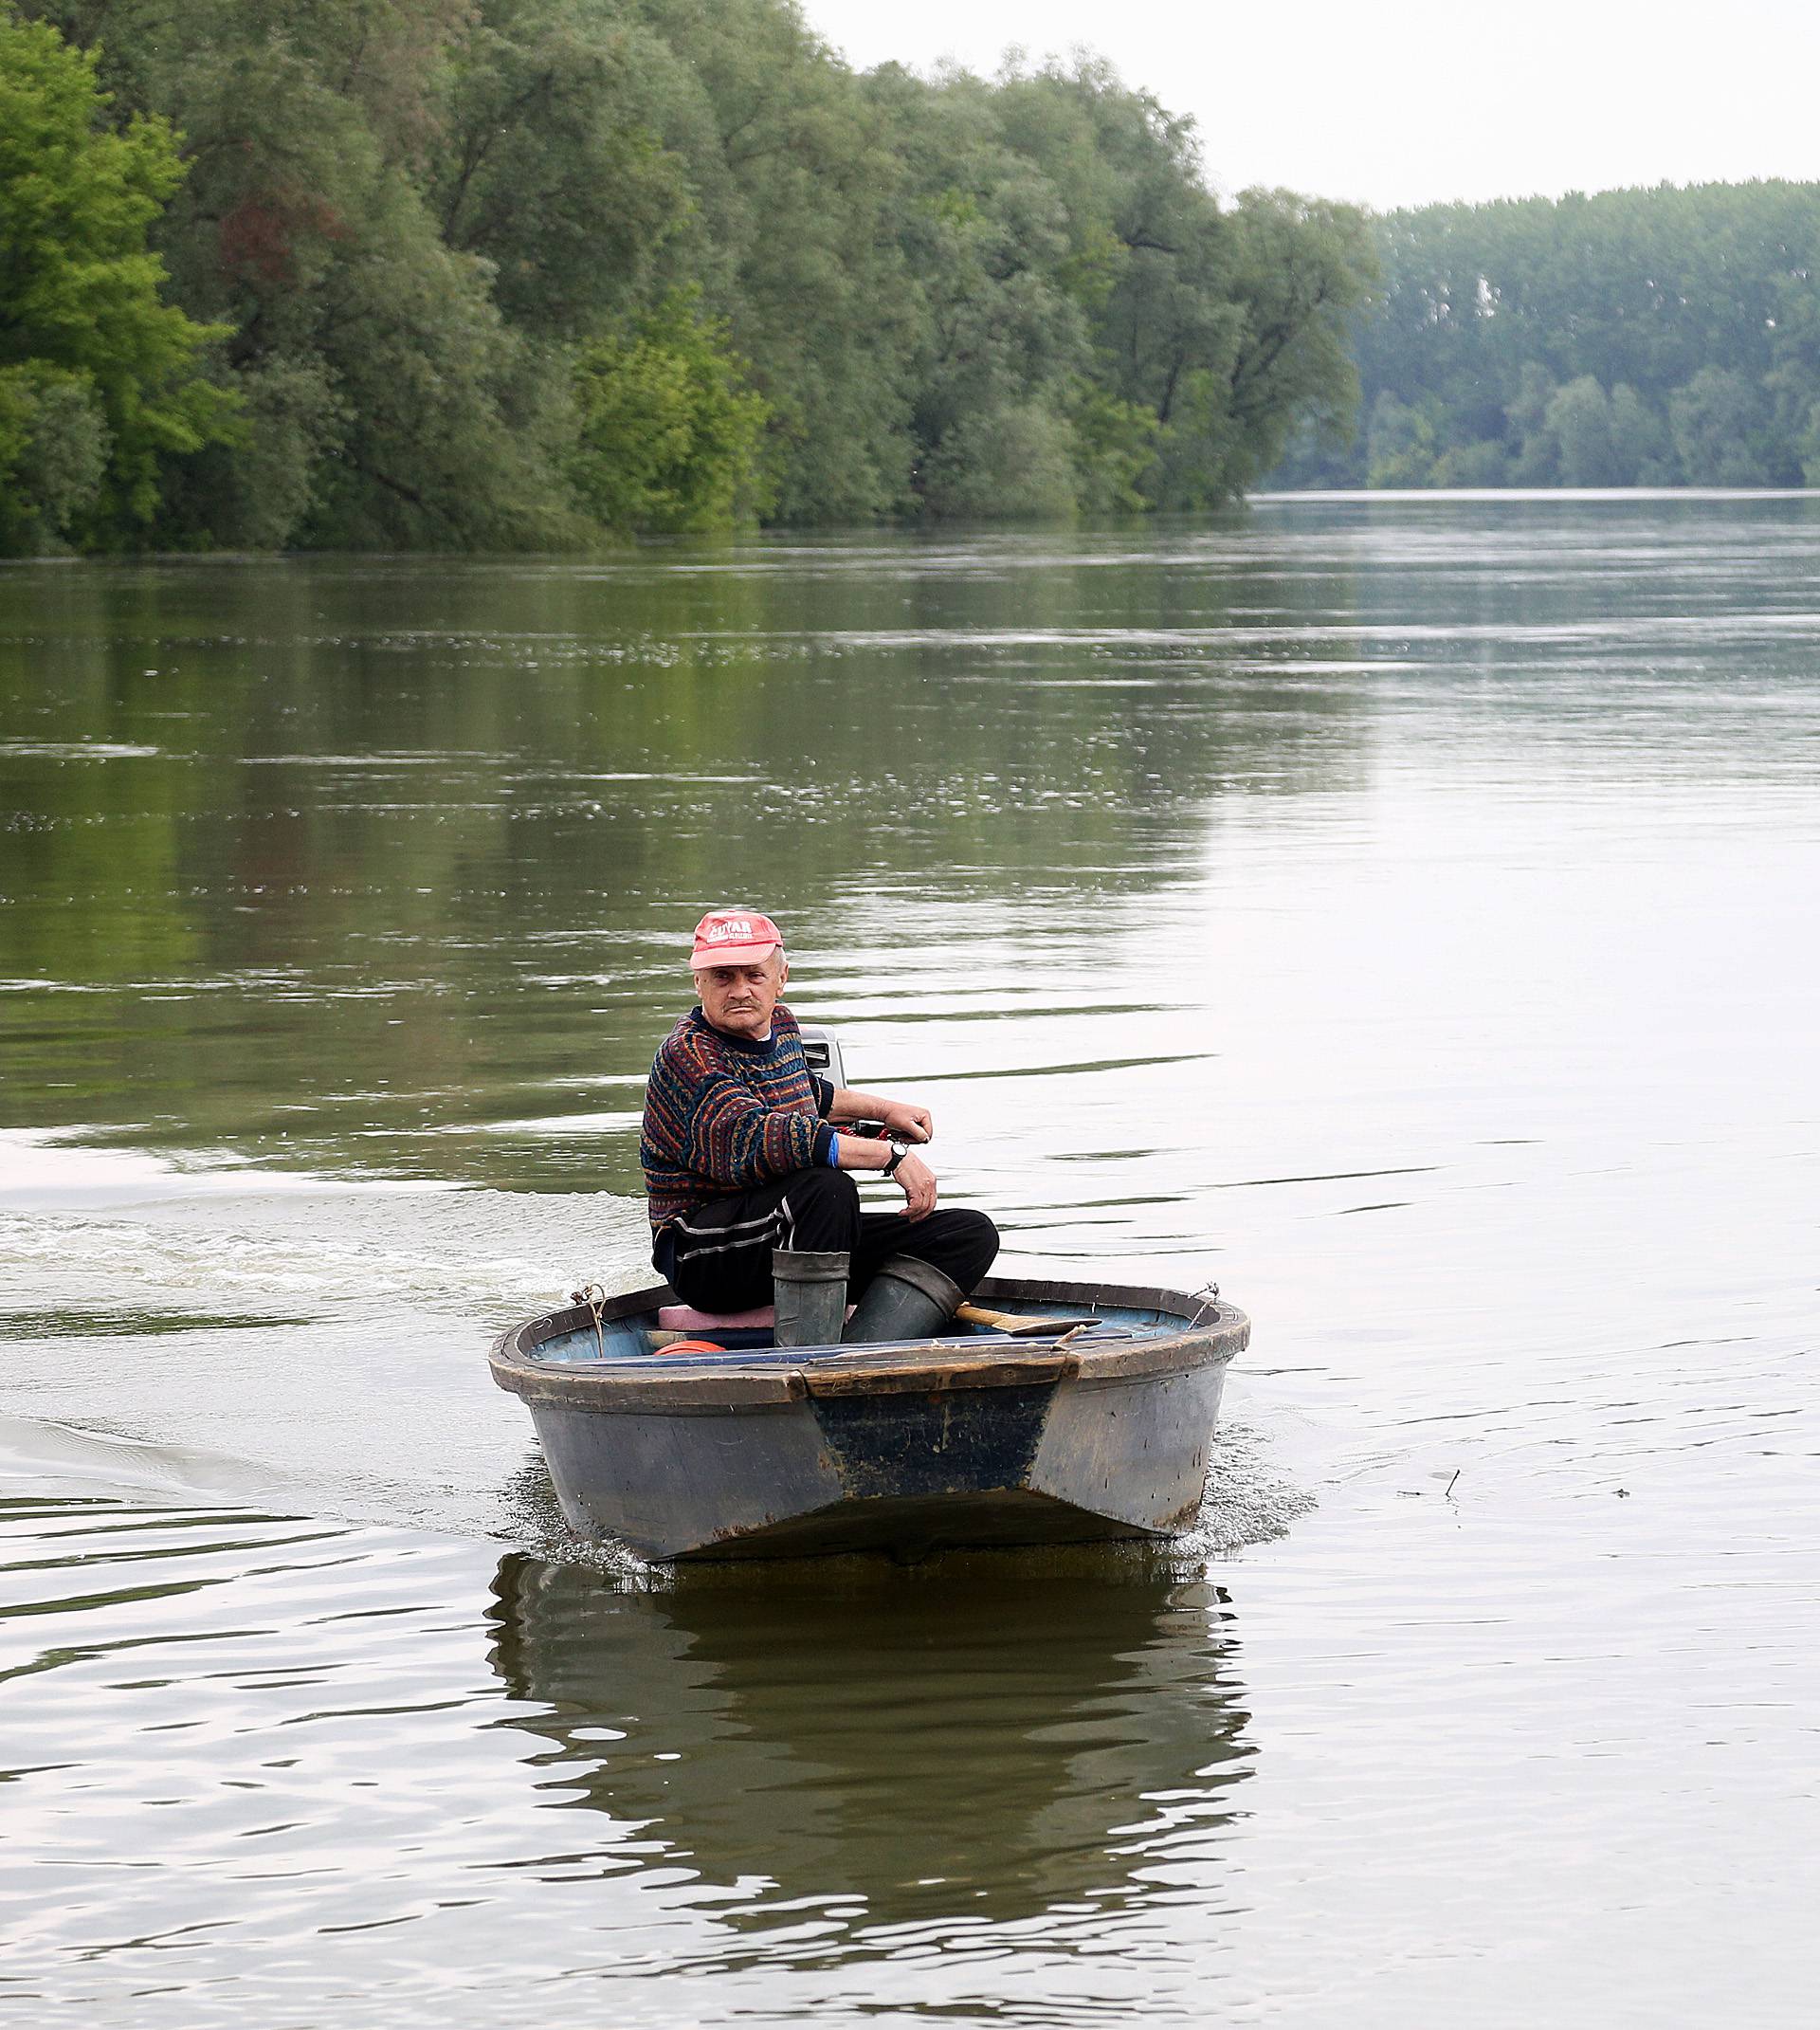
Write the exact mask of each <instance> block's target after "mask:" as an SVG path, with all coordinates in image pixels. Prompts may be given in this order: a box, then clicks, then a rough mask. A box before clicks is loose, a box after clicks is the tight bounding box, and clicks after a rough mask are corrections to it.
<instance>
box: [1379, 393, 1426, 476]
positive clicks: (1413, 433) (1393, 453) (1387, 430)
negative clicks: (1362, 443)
mask: <svg viewBox="0 0 1820 2030" xmlns="http://www.w3.org/2000/svg"><path fill="white" fill-rule="evenodd" d="M1365 456H1366V468H1365V471H1366V478H1365V484H1366V485H1368V486H1430V485H1433V484H1434V460H1435V446H1434V425H1433V424H1432V423H1431V422H1430V421H1429V418H1428V417H1427V416H1425V415H1424V414H1423V413H1422V412H1421V411H1420V410H1416V409H1411V408H1410V405H1409V404H1408V403H1407V402H1399V401H1398V400H1397V398H1396V397H1395V395H1393V394H1392V393H1391V391H1390V390H1389V389H1388V388H1386V389H1385V390H1384V391H1383V393H1381V394H1380V395H1379V396H1378V398H1377V400H1376V402H1375V403H1374V405H1373V409H1372V427H1371V429H1370V430H1369V431H1368V432H1367V433H1366V450H1365Z"/></svg>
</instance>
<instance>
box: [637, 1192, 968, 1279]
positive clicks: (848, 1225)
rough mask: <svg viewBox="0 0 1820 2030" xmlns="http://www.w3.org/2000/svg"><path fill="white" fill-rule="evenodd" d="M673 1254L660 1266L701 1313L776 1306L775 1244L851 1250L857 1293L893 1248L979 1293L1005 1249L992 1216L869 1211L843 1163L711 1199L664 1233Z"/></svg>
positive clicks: (659, 1260) (806, 1249) (959, 1212)
mask: <svg viewBox="0 0 1820 2030" xmlns="http://www.w3.org/2000/svg"><path fill="white" fill-rule="evenodd" d="M664 1239H665V1240H667V1241H668V1242H669V1244H670V1250H671V1251H672V1252H671V1253H670V1255H669V1259H668V1260H667V1261H665V1259H664V1248H663V1246H662V1243H660V1246H659V1252H658V1256H657V1266H658V1267H659V1269H661V1270H662V1271H664V1274H665V1275H667V1276H668V1278H669V1282H670V1288H671V1289H673V1290H675V1292H676V1294H677V1295H678V1297H680V1298H681V1299H682V1301H683V1303H684V1304H692V1305H694V1307H695V1308H696V1309H697V1310H699V1311H744V1310H748V1309H750V1308H752V1307H753V1306H755V1305H760V1304H769V1303H770V1302H771V1298H772V1289H771V1251H772V1250H773V1249H774V1248H793V1249H797V1250H800V1251H803V1252H810V1251H814V1252H822V1251H832V1250H839V1251H842V1252H844V1253H846V1254H848V1255H850V1256H851V1257H852V1264H853V1266H852V1270H851V1272H850V1274H849V1276H848V1278H847V1294H848V1296H849V1297H854V1296H857V1295H858V1293H859V1292H860V1291H861V1290H863V1289H865V1286H866V1285H867V1284H868V1283H869V1282H871V1280H872V1278H873V1277H874V1276H875V1275H877V1274H878V1272H879V1269H880V1266H881V1264H883V1263H884V1262H886V1261H888V1260H889V1259H890V1258H891V1256H892V1255H894V1254H913V1255H915V1256H916V1257H917V1259H918V1260H919V1261H924V1262H927V1263H928V1264H929V1265H930V1267H931V1268H933V1269H939V1270H940V1271H941V1272H942V1274H943V1275H945V1276H946V1277H948V1279H949V1280H950V1281H951V1282H953V1283H954V1284H956V1286H957V1287H958V1288H959V1289H962V1290H971V1289H973V1287H974V1284H975V1283H977V1282H978V1281H979V1279H980V1277H981V1276H983V1275H984V1274H985V1273H986V1271H988V1270H989V1269H990V1268H991V1267H992V1260H993V1257H994V1256H995V1255H996V1254H997V1253H998V1229H997V1228H996V1227H995V1226H994V1225H993V1224H992V1221H991V1220H990V1219H989V1218H987V1216H986V1215H985V1214H984V1213H975V1212H969V1211H966V1210H964V1209H958V1210H956V1211H954V1212H948V1211H945V1210H937V1211H936V1212H933V1213H930V1214H929V1215H928V1216H926V1217H924V1218H921V1219H906V1218H904V1217H903V1216H902V1215H901V1214H899V1213H863V1212H861V1210H860V1191H859V1186H858V1185H857V1184H855V1183H854V1181H853V1180H852V1178H851V1177H849V1176H848V1175H847V1173H846V1171H844V1170H834V1169H815V1170H798V1171H795V1172H794V1173H793V1174H792V1175H791V1176H790V1177H787V1178H779V1179H777V1180H774V1182H772V1183H769V1184H759V1185H756V1186H755V1187H754V1188H753V1189H752V1190H751V1191H742V1192H738V1193H736V1194H733V1195H731V1196H729V1197H727V1198H715V1199H712V1200H711V1201H710V1202H709V1203H708V1204H706V1205H703V1206H699V1207H698V1208H697V1209H696V1210H695V1211H694V1212H692V1213H685V1214H684V1215H683V1217H682V1218H681V1219H680V1220H677V1221H675V1222H673V1223H672V1224H671V1225H670V1226H669V1227H667V1228H666V1229H665V1230H664Z"/></svg>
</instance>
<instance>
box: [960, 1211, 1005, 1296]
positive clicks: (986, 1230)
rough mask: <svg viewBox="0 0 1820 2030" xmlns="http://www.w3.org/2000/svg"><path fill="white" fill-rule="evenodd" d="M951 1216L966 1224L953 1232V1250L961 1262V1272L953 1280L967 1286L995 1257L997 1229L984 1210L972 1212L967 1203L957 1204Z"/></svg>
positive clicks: (979, 1276)
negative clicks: (954, 1244) (954, 1212)
mask: <svg viewBox="0 0 1820 2030" xmlns="http://www.w3.org/2000/svg"><path fill="white" fill-rule="evenodd" d="M955 1217H956V1220H964V1221H965V1222H966V1224H965V1225H964V1226H962V1227H960V1228H959V1229H958V1230H957V1232H956V1236H955V1241H956V1254H957V1255H958V1256H959V1258H960V1261H961V1263H962V1272H961V1274H960V1275H957V1276H956V1277H955V1279H954V1280H955V1281H956V1283H958V1284H961V1285H962V1286H963V1287H964V1288H965V1289H969V1290H971V1289H973V1287H974V1284H975V1283H977V1282H978V1281H979V1279H980V1278H981V1277H982V1276H983V1275H984V1274H985V1273H986V1271H988V1270H989V1269H990V1268H991V1267H992V1264H993V1263H994V1262H995V1261H996V1260H997V1259H998V1229H997V1227H995V1226H994V1225H993V1224H992V1220H991V1219H990V1218H988V1217H987V1216H986V1215H985V1214H984V1213H979V1212H975V1211H974V1209H973V1208H972V1207H971V1206H960V1207H957V1208H956V1214H955Z"/></svg>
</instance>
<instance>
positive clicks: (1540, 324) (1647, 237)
mask: <svg viewBox="0 0 1820 2030" xmlns="http://www.w3.org/2000/svg"><path fill="white" fill-rule="evenodd" d="M1374 233H1375V240H1376V248H1377V259H1378V265H1379V270H1380V273H1379V278H1378V282H1377V286H1376V288H1375V290H1374V297H1373V301H1372V302H1371V304H1370V306H1369V307H1368V308H1367V309H1366V310H1365V312H1364V313H1363V314H1362V315H1361V316H1360V317H1359V319H1358V321H1357V325H1356V331H1355V333H1354V336H1353V341H1352V342H1353V353H1354V357H1355V359H1356V363H1357V367H1358V375H1359V384H1360V406H1359V412H1358V417H1357V428H1356V431H1355V433H1354V435H1353V437H1352V439H1351V441H1350V442H1339V441H1336V439H1335V437H1334V435H1333V434H1332V433H1331V431H1328V432H1325V433H1323V432H1322V431H1321V430H1318V429H1316V428H1314V427H1313V426H1312V425H1309V426H1305V427H1303V428H1302V429H1301V430H1300V431H1299V433H1298V436H1297V439H1296V442H1295V444H1294V446H1293V448H1292V449H1291V453H1290V455H1289V457H1288V458H1287V459H1286V460H1285V461H1284V463H1283V466H1281V467H1279V469H1278V470H1277V472H1276V473H1274V474H1273V475H1272V476H1271V484H1275V485H1294V486H1322V485H1326V486H1555V485H1565V486H1632V485H1638V486H1650V485H1720V486H1755V485H1775V486H1799V485H1814V484H1820V184H1811V183H1746V184H1707V185H1703V186H1696V187H1693V188H1690V189H1684V190H1683V189H1675V188H1672V187H1668V186H1664V187H1663V188H1660V189H1656V190H1633V191H1609V192H1604V193H1602V194H1600V195H1598V196H1593V197H1584V196H1577V195H1575V196H1568V197H1564V198H1561V199H1559V200H1558V201H1553V200H1549V199H1545V198H1530V199H1525V200H1523V201H1521V202H1504V203H1498V204H1483V205H1429V206H1427V207H1424V208H1423V209H1422V210H1410V211H1396V212H1392V213H1390V214H1388V215H1386V216H1384V217H1382V218H1380V219H1378V220H1376V221H1374Z"/></svg>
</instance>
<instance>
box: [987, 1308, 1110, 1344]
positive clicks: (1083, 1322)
mask: <svg viewBox="0 0 1820 2030" xmlns="http://www.w3.org/2000/svg"><path fill="white" fill-rule="evenodd" d="M955 1316H956V1318H959V1319H964V1320H965V1321H966V1323H967V1324H968V1325H970V1326H994V1327H995V1328H996V1329H997V1330H998V1331H1000V1332H1009V1333H1010V1335H1011V1337H1012V1338H1013V1339H1039V1338H1040V1339H1047V1338H1048V1336H1049V1335H1050V1333H1052V1332H1071V1331H1078V1330H1079V1329H1080V1328H1081V1327H1082V1326H1097V1325H1098V1324H1099V1323H1100V1321H1099V1320H1098V1319H1097V1318H1094V1317H1092V1316H1087V1317H1084V1318H1024V1317H1021V1316H1020V1315H1019V1314H1018V1313H1017V1312H1015V1311H989V1310H988V1309H987V1308H985V1306H984V1305H980V1304H963V1305H962V1306H961V1307H960V1308H959V1309H958V1310H957V1311H956V1313H955Z"/></svg>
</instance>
